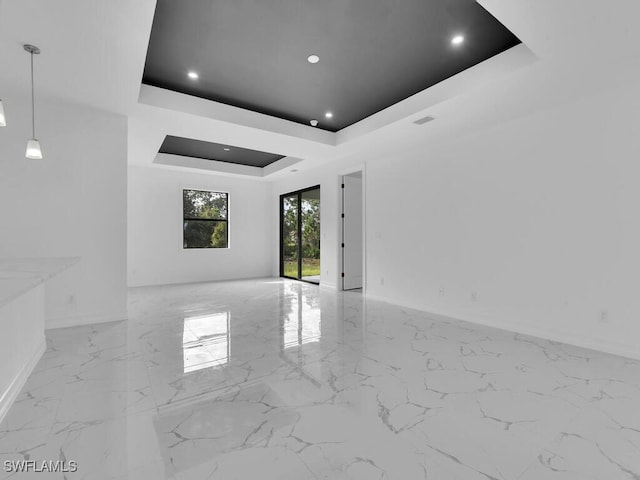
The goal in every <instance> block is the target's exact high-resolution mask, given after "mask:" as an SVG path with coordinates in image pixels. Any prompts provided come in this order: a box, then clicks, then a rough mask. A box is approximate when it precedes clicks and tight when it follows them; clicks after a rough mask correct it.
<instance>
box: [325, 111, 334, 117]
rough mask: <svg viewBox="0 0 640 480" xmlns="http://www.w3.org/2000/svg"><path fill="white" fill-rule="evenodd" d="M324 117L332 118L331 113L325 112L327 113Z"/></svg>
mask: <svg viewBox="0 0 640 480" xmlns="http://www.w3.org/2000/svg"><path fill="white" fill-rule="evenodd" d="M324 116H325V117H327V118H333V113H331V112H327V113H325V114H324Z"/></svg>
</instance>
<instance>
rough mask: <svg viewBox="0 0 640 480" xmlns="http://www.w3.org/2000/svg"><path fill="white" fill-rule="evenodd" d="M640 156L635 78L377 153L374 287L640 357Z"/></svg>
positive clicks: (413, 302) (387, 296)
mask: <svg viewBox="0 0 640 480" xmlns="http://www.w3.org/2000/svg"><path fill="white" fill-rule="evenodd" d="M639 159H640V96H639V95H638V91H637V88H635V87H633V88H629V89H626V90H625V89H620V90H615V91H610V92H608V93H600V94H597V95H595V96H592V97H590V98H587V99H584V100H581V101H580V102H578V103H571V104H564V105H561V106H558V107H557V108H554V109H548V110H546V111H542V112H538V113H536V114H535V115H531V116H529V117H526V118H523V119H520V120H513V121H509V122H508V123H504V124H502V125H498V126H496V127H493V128H491V129H485V130H482V131H478V132H476V133H475V134H473V135H468V136H466V137H462V138H458V139H456V141H455V142H449V143H447V144H441V145H438V146H436V147H428V146H426V147H425V148H424V150H422V151H418V152H413V153H404V154H398V155H397V156H394V157H393V158H386V159H383V160H384V161H378V162H371V163H370V164H368V165H367V185H366V188H367V198H368V205H367V212H368V216H367V222H368V223H367V225H368V229H367V242H368V265H367V267H368V270H367V271H368V283H367V285H368V293H369V295H371V296H372V297H378V298H381V299H384V300H388V301H390V302H394V303H398V304H402V305H407V306H413V307H417V308H420V309H423V310H427V311H430V312H435V313H440V314H444V315H447V316H451V317H455V318H460V319H467V320H470V321H474V322H479V323H484V324H489V325H495V326H500V327H504V328H506V329H510V330H515V331H520V332H526V333H532V334H536V335H540V336H543V337H548V338H552V339H557V340H561V341H566V342H569V343H577V344H580V345H585V346H591V347H595V348H600V349H603V350H609V351H612V352H617V353H622V354H627V355H633V356H637V357H640V344H639V343H638V341H637V339H638V338H640V295H638V291H637V290H638V285H639V283H638V278H639V275H640V273H639V272H640V253H639V250H638V245H640V221H639V220H638V218H639V215H638V209H639V206H640V188H639V186H638V185H639V184H638V179H640V161H639ZM382 279H384V284H382ZM441 289H444V294H442V293H441ZM474 292H475V296H476V298H477V300H476V301H474V300H473V299H472V295H473V294H474ZM603 315H604V317H605V318H604V319H603V318H602V317H603Z"/></svg>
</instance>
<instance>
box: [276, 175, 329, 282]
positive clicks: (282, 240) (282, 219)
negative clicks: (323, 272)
mask: <svg viewBox="0 0 640 480" xmlns="http://www.w3.org/2000/svg"><path fill="white" fill-rule="evenodd" d="M311 190H318V191H320V185H315V186H313V187H307V188H303V189H302V190H296V191H294V192H289V193H284V194H282V195H280V276H281V277H283V278H290V279H292V280H298V281H300V282H306V283H311V284H313V285H319V283H316V282H311V281H309V280H303V279H302V194H303V193H306V192H310V191H311ZM293 196H297V197H298V207H297V209H298V211H297V212H296V213H297V219H298V227H297V228H298V277H288V276H286V275H285V274H284V199H285V198H287V197H293ZM320 209H321V211H322V203H321V204H320ZM320 228H321V229H322V224H320ZM320 261H321V262H322V259H321V260H320Z"/></svg>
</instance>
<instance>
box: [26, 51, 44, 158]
mask: <svg viewBox="0 0 640 480" xmlns="http://www.w3.org/2000/svg"><path fill="white" fill-rule="evenodd" d="M24 50H25V51H26V52H27V53H29V54H30V55H31V139H29V140H28V141H27V153H26V154H25V156H26V157H27V158H30V159H33V160H40V159H42V149H41V148H40V142H39V141H38V140H36V101H35V94H34V88H33V55H38V54H39V53H40V49H39V48H38V47H36V46H34V45H24Z"/></svg>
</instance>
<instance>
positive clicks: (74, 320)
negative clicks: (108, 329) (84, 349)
mask: <svg viewBox="0 0 640 480" xmlns="http://www.w3.org/2000/svg"><path fill="white" fill-rule="evenodd" d="M127 319H128V315H127V313H120V314H116V315H72V316H65V317H54V318H47V319H45V330H52V329H54V328H67V327H79V326H82V325H93V324H95V323H107V322H120V321H122V320H127Z"/></svg>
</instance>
